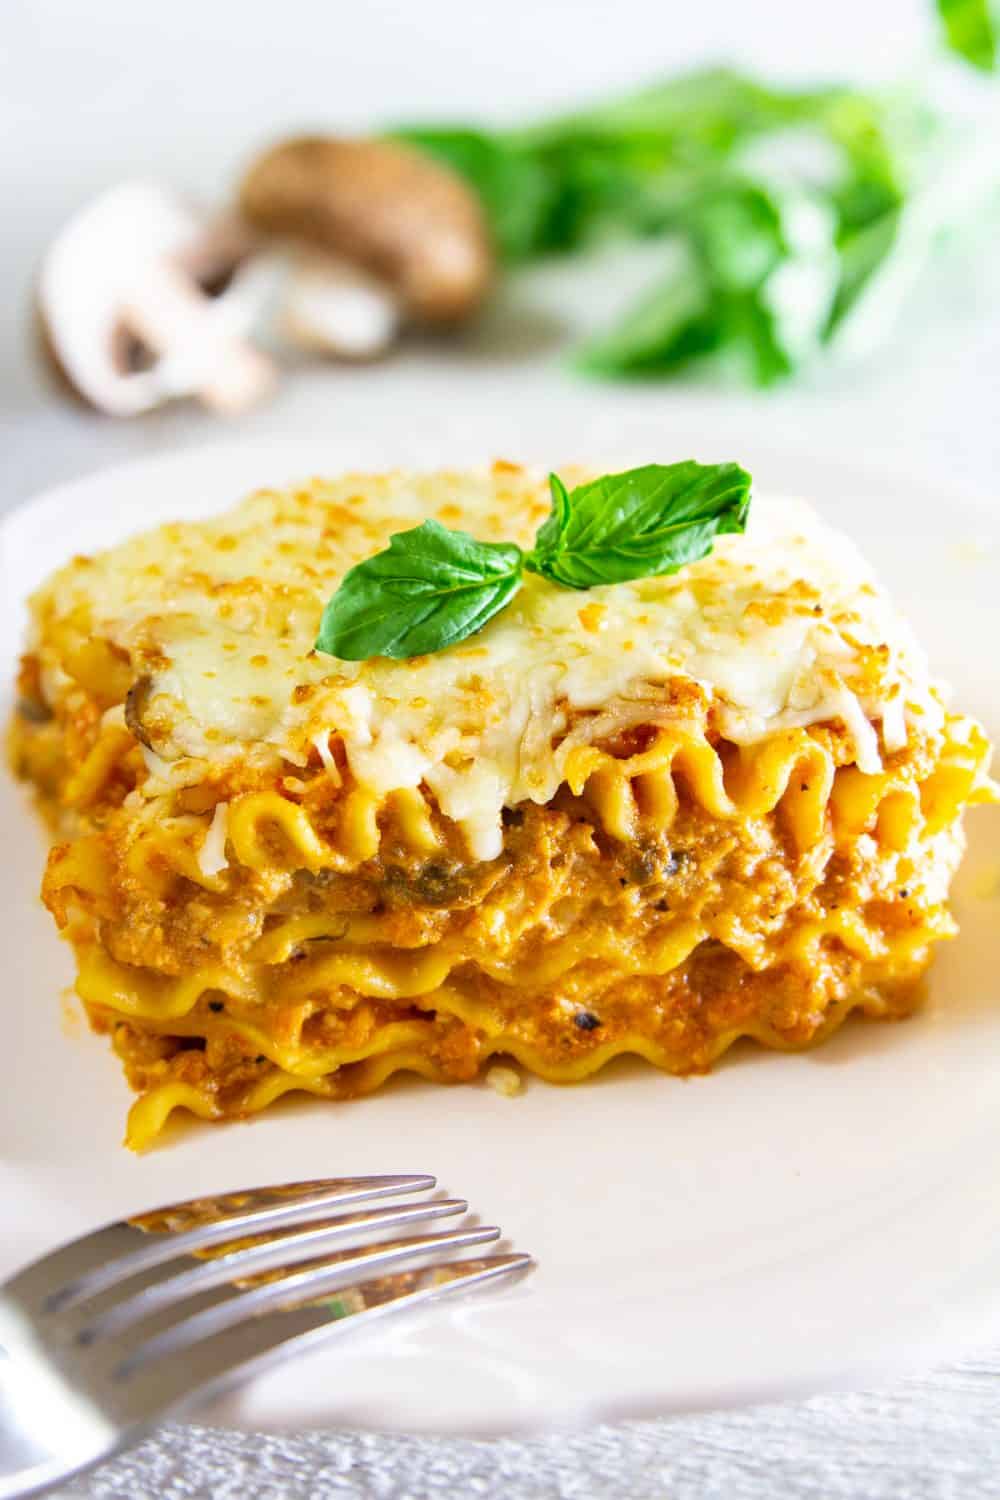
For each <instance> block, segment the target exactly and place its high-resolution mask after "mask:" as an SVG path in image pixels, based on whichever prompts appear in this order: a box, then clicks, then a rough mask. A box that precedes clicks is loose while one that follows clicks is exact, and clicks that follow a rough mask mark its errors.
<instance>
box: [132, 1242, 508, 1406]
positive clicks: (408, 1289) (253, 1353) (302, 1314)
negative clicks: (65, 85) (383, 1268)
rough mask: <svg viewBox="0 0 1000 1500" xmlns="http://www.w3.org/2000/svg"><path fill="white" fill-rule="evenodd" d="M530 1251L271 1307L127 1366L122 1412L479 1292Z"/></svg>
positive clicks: (199, 1391)
mask: <svg viewBox="0 0 1000 1500" xmlns="http://www.w3.org/2000/svg"><path fill="white" fill-rule="evenodd" d="M533 1265H534V1261H533V1260H532V1257H531V1256H530V1255H521V1254H509V1255H494V1256H487V1257H483V1258H480V1259H475V1260H464V1261H463V1260H458V1261H452V1262H450V1263H446V1264H444V1265H436V1266H427V1267H422V1268H420V1269H417V1270H413V1271H403V1272H397V1273H396V1274H395V1275H392V1276H382V1277H379V1278H377V1279H376V1280H373V1281H368V1282H361V1283H360V1284H357V1285H354V1286H351V1287H349V1288H347V1289H346V1290H345V1291H344V1292H343V1293H342V1295H341V1296H339V1297H332V1298H324V1299H323V1300H322V1301H321V1302H316V1301H315V1300H314V1299H313V1298H310V1299H309V1300H308V1301H306V1302H304V1303H293V1304H292V1305H290V1306H286V1307H283V1308H279V1309H277V1310H274V1309H272V1310H270V1311H266V1312H264V1313H262V1314H261V1315H260V1316H257V1317H252V1318H249V1319H247V1320H246V1321H245V1322H240V1323H236V1324H234V1325H232V1326H230V1327H227V1328H224V1329H223V1330H222V1331H221V1332H219V1333H216V1334H215V1335H213V1336H212V1337H210V1338H207V1339H205V1340H204V1341H202V1342H201V1343H198V1344H196V1345H194V1346H193V1347H190V1346H187V1345H185V1346H183V1347H182V1348H179V1349H175V1350H174V1351H173V1352H172V1353H169V1354H166V1355H165V1356H164V1357H163V1358H161V1359H158V1360H155V1361H151V1362H149V1363H148V1364H145V1365H143V1366H141V1367H140V1368H138V1369H135V1368H133V1369H132V1370H131V1371H130V1372H129V1374H128V1378H127V1382H123V1387H124V1388H123V1389H122V1390H121V1395H120V1399H121V1401H122V1407H123V1415H124V1416H125V1417H126V1419H127V1420H129V1421H134V1422H142V1421H144V1420H146V1419H147V1417H149V1416H151V1415H152V1414H154V1413H156V1414H159V1412H160V1411H162V1410H163V1409H164V1408H166V1407H173V1406H177V1405H179V1404H186V1403H187V1402H188V1401H189V1400H190V1399H191V1398H193V1397H195V1396H197V1395H203V1394H207V1393H209V1392H212V1393H217V1392H218V1391H220V1390H222V1389H223V1388H224V1387H225V1386H227V1385H229V1384H232V1383H233V1382H234V1381H235V1380H236V1379H242V1378H243V1377H244V1376H245V1375H247V1374H248V1373H250V1370H249V1368H248V1367H252V1368H255V1369H261V1368H263V1367H264V1366H266V1365H268V1364H272V1363H277V1362H278V1361H280V1360H282V1359H285V1358H287V1356H288V1355H290V1354H298V1353H301V1352H302V1351H303V1350H304V1349H306V1348H307V1347H313V1346H314V1345H316V1344H318V1343H320V1342H321V1341H322V1340H323V1339H325V1338H329V1337H330V1336H331V1335H333V1334H334V1333H335V1332H336V1333H341V1332H346V1331H349V1330H350V1329H354V1328H358V1329H360V1328H362V1327H367V1326H368V1324H369V1323H370V1322H372V1321H373V1320H374V1319H375V1318H378V1317H381V1316H383V1315H384V1314H386V1313H389V1312H395V1311H402V1310H403V1309H405V1308H412V1307H418V1306H422V1305H425V1304H427V1303H431V1302H436V1301H438V1300H439V1299H441V1298H445V1297H449V1296H452V1295H455V1294H463V1293H465V1292H469V1291H473V1290H477V1289H479V1288H480V1287H483V1286H485V1285H487V1284H489V1283H491V1282H498V1281H501V1280H505V1279H508V1278H511V1277H514V1276H517V1275H520V1274H522V1273H523V1272H525V1271H527V1270H529V1269H530V1268H531V1267H532V1266H533Z"/></svg>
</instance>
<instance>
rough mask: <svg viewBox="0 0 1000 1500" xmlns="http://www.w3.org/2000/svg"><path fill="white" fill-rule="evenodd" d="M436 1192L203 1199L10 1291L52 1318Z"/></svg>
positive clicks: (44, 1265)
mask: <svg viewBox="0 0 1000 1500" xmlns="http://www.w3.org/2000/svg"><path fill="white" fill-rule="evenodd" d="M434 1186H435V1178H433V1177H430V1176H428V1175H426V1174H424V1173H418V1174H409V1175H403V1176H385V1177H341V1178H336V1177H332V1178H326V1179H320V1180H317V1181H311V1182H292V1183H286V1184H277V1185H275V1186H272V1187H266V1188H254V1189H251V1190H248V1191H243V1192H233V1193H223V1194H219V1195H216V1196H213V1197H206V1198H195V1199H191V1200H189V1201H188V1202H185V1203H178V1204H173V1205H168V1206H167V1207H166V1208H160V1209H156V1210H154V1211H153V1212H151V1213H146V1214H139V1215H136V1216H135V1217H134V1218H132V1219H127V1220H122V1221H120V1222H119V1223H117V1224H108V1225H105V1227H104V1228H103V1229H97V1230H95V1231H94V1232H93V1233H92V1234H88V1235H84V1236H82V1238H80V1239H77V1240H72V1241H71V1242H70V1243H69V1244H68V1245H63V1246H62V1247H61V1248H60V1249H58V1250H54V1251H52V1252H51V1254H49V1255H46V1256H43V1257H42V1259H41V1260H37V1261H35V1262H33V1264H32V1265H30V1266H28V1267H27V1268H26V1269H25V1270H24V1271H22V1272H21V1273H20V1274H19V1275H17V1276H15V1277H14V1278H13V1279H12V1280H11V1281H10V1282H8V1283H7V1284H6V1288H5V1289H6V1290H7V1291H8V1292H9V1293H11V1294H12V1295H13V1296H15V1297H17V1299H18V1300H19V1301H20V1302H21V1304H22V1305H23V1306H26V1307H28V1308H30V1309H31V1310H33V1311H35V1312H52V1311H55V1310H56V1309H58V1308H63V1307H67V1306H69V1305H70V1304H72V1303H74V1302H78V1301H80V1300H82V1299H83V1298H85V1297H91V1296H94V1295H96V1294H97V1293H98V1292H101V1291H103V1290H105V1288H107V1287H109V1286H112V1285H113V1284H114V1283H115V1282H118V1281H122V1280H124V1279H125V1278H126V1277H128V1276H132V1275H134V1274H136V1273H137V1272H139V1271H145V1270H148V1269H149V1268H150V1267H152V1266H156V1265H160V1264H161V1263H162V1262H163V1261H166V1260H171V1259H173V1257H174V1256H175V1255H183V1254H189V1253H191V1252H193V1251H195V1250H201V1249H206V1248H208V1247H209V1246H211V1245H217V1244H221V1243H223V1242H225V1241H226V1240H232V1239H237V1238H239V1236H240V1235H243V1234H247V1235H250V1234H256V1233H263V1232H264V1231H266V1230H269V1229H277V1228H279V1227H281V1226H282V1225H292V1224H301V1223H306V1222H308V1221H309V1220H310V1219H315V1218H318V1217H320V1216H321V1214H322V1213H323V1212H324V1211H326V1210H328V1209H331V1208H336V1207H340V1206H345V1205H347V1204H350V1203H357V1202H361V1201H363V1200H364V1199H370V1198H383V1197H388V1196H390V1195H391V1194H394V1193H406V1192H423V1191H425V1190H427V1189H429V1188H433V1187H434Z"/></svg>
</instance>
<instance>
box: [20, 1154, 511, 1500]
mask: <svg viewBox="0 0 1000 1500" xmlns="http://www.w3.org/2000/svg"><path fill="white" fill-rule="evenodd" d="M434 1186H435V1180H434V1178H433V1177H425V1176H403V1177H348V1178H333V1179H328V1180H325V1181H320V1182H293V1183H288V1184H286V1185H284V1186H281V1187H266V1188H253V1189H250V1190H249V1191H246V1192H236V1193H226V1194H223V1195H221V1196H219V1197H213V1198H196V1199H193V1200H191V1201H190V1202H188V1203H178V1204H174V1205H172V1206H170V1207H168V1208H163V1209H158V1210H156V1211H155V1212H153V1213H146V1214H139V1215H137V1216H136V1217H135V1218H132V1219H125V1220H122V1221H121V1222H119V1223H117V1224H109V1225H107V1226H106V1227H105V1228H103V1229H98V1230H95V1232H94V1233H93V1234H88V1235H85V1236H84V1237H83V1238H82V1239H78V1240H73V1241H72V1242H71V1243H70V1244H68V1245H64V1246H63V1247H62V1249H60V1250H55V1251H53V1252H52V1254H51V1255H46V1256H44V1257H43V1258H42V1259H41V1260H37V1261H35V1262H34V1263H33V1264H32V1265H30V1266H27V1267H26V1268H25V1269H24V1270H23V1271H21V1272H20V1273H19V1274H18V1275H17V1276H15V1277H14V1278H13V1279H12V1280H11V1281H8V1282H6V1283H4V1284H3V1285H2V1286H0V1500H13V1497H15V1496H24V1495H31V1494H35V1493H36V1492H38V1491H39V1490H42V1489H45V1488H46V1487H47V1486H49V1485H52V1484H56V1483H58V1482H59V1481H60V1480H63V1479H66V1478H68V1477H69V1476H70V1475H71V1474H74V1473H76V1472H77V1471H78V1470H80V1469H84V1468H87V1467H89V1466H90V1465H91V1464H95V1463H97V1462H99V1461H100V1460H101V1459H103V1458H107V1457H108V1456H109V1455H110V1454H112V1453H114V1452H116V1451H117V1450H118V1449H120V1448H123V1447H126V1446H127V1445H129V1444H130V1443H133V1442H135V1441H136V1439H137V1438H138V1437H140V1436H141V1434H142V1433H143V1432H144V1431H145V1430H146V1429H147V1428H148V1427H149V1426H150V1425H151V1424H152V1423H153V1422H155V1421H156V1420H158V1419H159V1418H160V1417H162V1416H163V1415H164V1413H166V1412H168V1411H171V1410H174V1409H176V1408H177V1407H178V1406H181V1405H183V1404H184V1403H185V1402H187V1401H188V1400H190V1399H191V1398H193V1397H195V1396H202V1395H205V1394H206V1393H207V1392H209V1391H212V1392H214V1391H217V1390H219V1389H222V1388H223V1387H224V1386H226V1385H228V1384H230V1383H233V1382H235V1381H236V1380H237V1379H239V1378H241V1377H242V1376H243V1375H245V1374H246V1373H248V1371H249V1370H250V1369H251V1368H253V1369H255V1370H256V1369H259V1368H260V1367H261V1366H263V1365H266V1364H268V1363H272V1362H275V1361H277V1360H278V1359H284V1358H285V1357H287V1356H288V1355H289V1354H292V1353H295V1352H297V1351H299V1350H301V1349H304V1348H306V1347H312V1346H313V1345H315V1344H316V1343H317V1342H319V1340H320V1339H325V1338H329V1337H331V1336H332V1335H336V1334H338V1333H341V1332H343V1331H344V1330H346V1329H349V1328H358V1327H362V1326H365V1325H367V1324H368V1323H369V1322H370V1321H371V1320H372V1319H373V1318H376V1317H378V1316H380V1315H381V1314H383V1313H387V1312H391V1311H396V1310H402V1309H404V1308H408V1307H422V1306H424V1305H426V1304H427V1303H429V1302H435V1301H437V1300H438V1299H440V1298H443V1297H449V1296H452V1295H454V1294H456V1293H459V1292H465V1291H469V1290H472V1289H473V1288H476V1287H481V1286H483V1285H484V1284H485V1283H495V1282H499V1281H505V1280H508V1279H512V1278H513V1277H515V1276H516V1275H517V1274H518V1273H520V1272H522V1271H524V1270H526V1269H527V1268H528V1267H529V1266H531V1265H532V1260H531V1257H530V1256H529V1255H519V1254H506V1255H504V1254H498V1255H490V1256H487V1257H480V1258H477V1259H468V1258H465V1259H457V1260H452V1259H449V1257H450V1255H451V1253H452V1252H453V1251H456V1250H459V1249H463V1248H465V1247H468V1246H471V1245H482V1244H485V1243H486V1242H487V1241H491V1240H496V1239H499V1237H500V1230H499V1229H496V1228H494V1227H492V1226H483V1225H479V1224H474V1223H468V1222H467V1223H465V1224H464V1225H463V1224H460V1225H458V1226H457V1227H456V1228H451V1229H443V1230H434V1231H427V1230H421V1231H420V1232H419V1233H417V1234H414V1235H412V1236H409V1237H405V1238H400V1237H398V1235H397V1234H396V1231H398V1230H400V1229H401V1228H402V1227H403V1226H407V1225H412V1224H417V1223H419V1222H420V1221H425V1220H433V1219H441V1218H446V1217H448V1216H450V1215H458V1214H465V1213H466V1212H467V1210H468V1204H467V1203H465V1202H464V1201H463V1200H461V1199H455V1198H434V1197H428V1196H426V1194H427V1193H429V1191H430V1190H431V1189H433V1188H434ZM421 1193H422V1194H424V1195H425V1196H424V1197H422V1198H420V1197H416V1198H414V1197H412V1195H414V1194H421ZM399 1194H408V1195H411V1198H410V1200H409V1201H406V1202H393V1203H389V1204H383V1205H380V1206H374V1207H373V1206H370V1205H371V1204H372V1201H373V1200H376V1199H382V1198H390V1197H394V1196H396V1195H399ZM359 1205H361V1206H359ZM411 1262H412V1263H415V1264H412V1265H410V1266H409V1268H408V1269H401V1268H402V1267H403V1266H405V1265H406V1264H407V1263H411Z"/></svg>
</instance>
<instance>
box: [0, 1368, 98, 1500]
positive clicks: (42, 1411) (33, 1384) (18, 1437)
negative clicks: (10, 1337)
mask: <svg viewBox="0 0 1000 1500" xmlns="http://www.w3.org/2000/svg"><path fill="white" fill-rule="evenodd" d="M119 1441H120V1438H119V1434H118V1432H117V1430H116V1429H114V1428H112V1427H110V1426H109V1425H108V1424H107V1422H105V1421H104V1420H103V1419H102V1417H101V1415H100V1413H99V1412H98V1411H97V1410H96V1409H95V1408H94V1407H93V1406H92V1405H91V1403H90V1402H89V1401H88V1400H87V1398H86V1397H85V1396H84V1395H82V1394H79V1395H77V1396H75V1397H74V1398H72V1399H68V1398H67V1392H66V1389H65V1387H63V1386H59V1385H56V1384H55V1382H51V1381H49V1380H47V1379H45V1378H44V1376H40V1377H39V1378H37V1379H28V1378H26V1377H25V1375H24V1372H23V1370H22V1371H20V1372H19V1373H18V1374H17V1375H16V1376H15V1367H14V1362H13V1359H12V1358H11V1356H10V1353H9V1352H8V1350H7V1349H6V1348H5V1347H4V1345H3V1344H0V1500H21V1497H22V1496H26V1495H34V1494H36V1493H37V1492H38V1491H39V1490H45V1489H47V1488H48V1487H49V1486H50V1485H53V1484H58V1483H59V1481H60V1480H63V1479H68V1478H69V1477H70V1475H71V1474H75V1473H77V1472H78V1470H80V1469H83V1468H86V1467H87V1466H88V1465H89V1464H92V1463H96V1462H97V1461H98V1460H100V1459H102V1458H106V1457H108V1456H109V1455H110V1454H111V1453H113V1452H114V1450H115V1449H116V1448H117V1447H118V1446H119Z"/></svg>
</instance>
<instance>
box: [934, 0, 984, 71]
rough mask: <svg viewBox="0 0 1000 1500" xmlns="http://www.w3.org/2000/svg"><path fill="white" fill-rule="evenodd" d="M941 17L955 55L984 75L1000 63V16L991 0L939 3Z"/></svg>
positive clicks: (951, 0) (944, 0) (939, 1)
mask: <svg viewBox="0 0 1000 1500" xmlns="http://www.w3.org/2000/svg"><path fill="white" fill-rule="evenodd" d="M937 8H938V14H939V15H940V17H941V20H942V22H943V24H944V32H945V36H946V37H947V39H948V45H949V47H950V48H951V49H952V51H953V52H957V53H958V54H959V56H960V57H964V58H965V60H966V62H970V63H972V65H973V67H975V68H979V69H980V70H981V71H982V72H984V73H992V72H995V70H996V67H997V62H998V52H1000V48H998V41H1000V37H998V28H1000V16H998V14H997V10H996V7H995V5H993V4H991V3H990V0H937Z"/></svg>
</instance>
